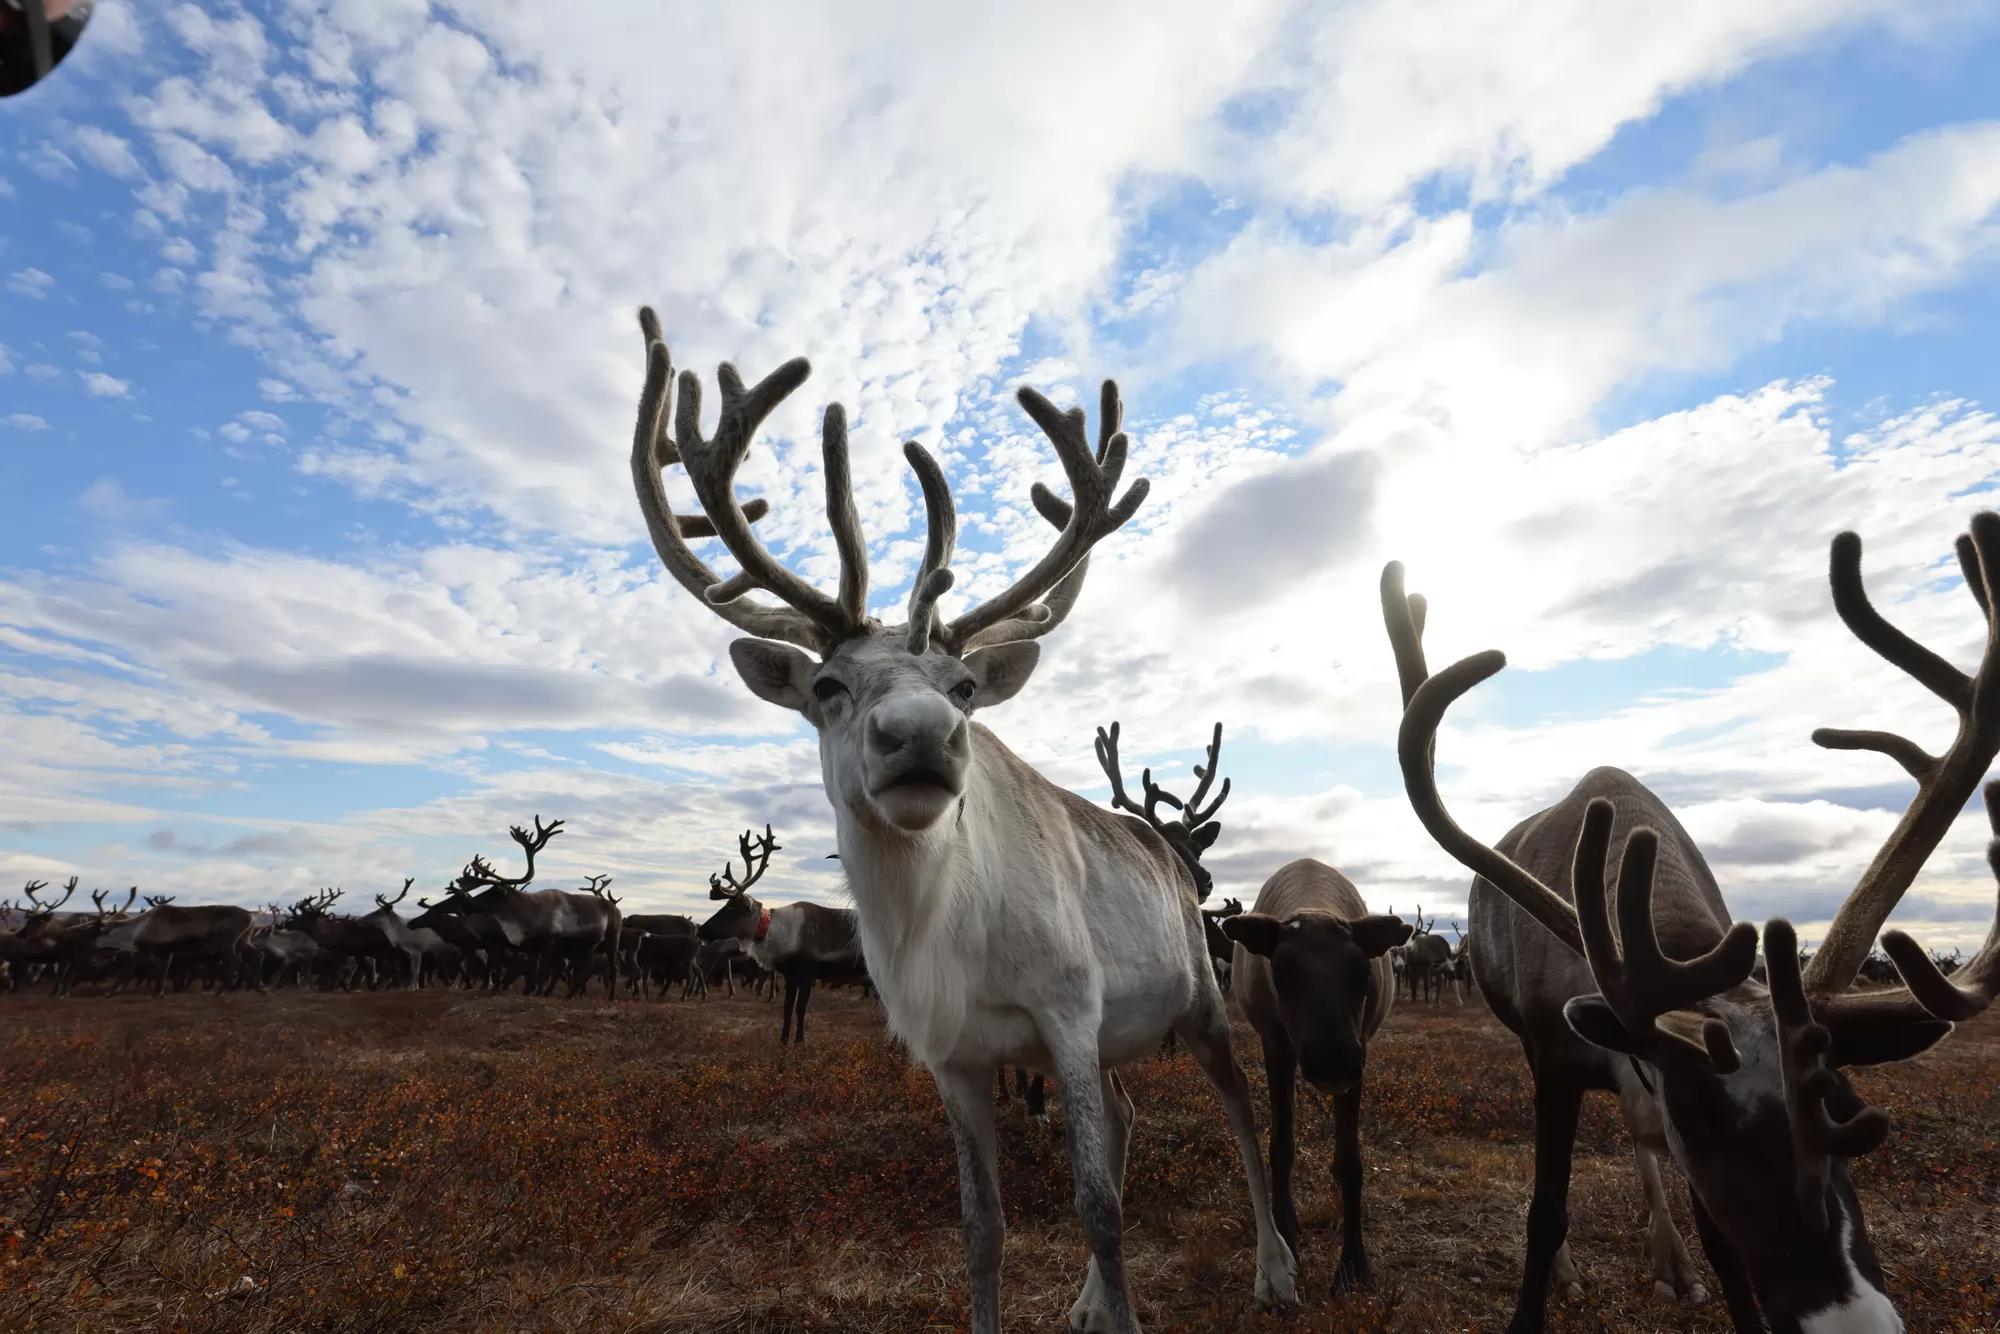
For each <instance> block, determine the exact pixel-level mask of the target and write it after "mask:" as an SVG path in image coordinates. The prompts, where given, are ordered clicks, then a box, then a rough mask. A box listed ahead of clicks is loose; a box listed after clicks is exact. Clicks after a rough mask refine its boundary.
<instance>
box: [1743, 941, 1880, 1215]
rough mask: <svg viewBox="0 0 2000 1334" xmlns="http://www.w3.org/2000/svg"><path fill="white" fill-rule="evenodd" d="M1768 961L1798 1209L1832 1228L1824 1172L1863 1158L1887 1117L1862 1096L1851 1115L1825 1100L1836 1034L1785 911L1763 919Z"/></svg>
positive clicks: (1833, 1083) (1834, 1079)
mask: <svg viewBox="0 0 2000 1334" xmlns="http://www.w3.org/2000/svg"><path fill="white" fill-rule="evenodd" d="M1764 966H1765V970H1766V973H1767V974H1768V976H1769V977H1770V988H1771V1010H1772V1013H1774V1014H1775V1015H1776V1016H1777V1020H1778V1058H1779V1061H1780V1062H1781V1068H1782V1071H1783V1075H1784V1083H1785V1113H1786V1116H1787V1117H1788V1118H1789V1120H1790V1121H1791V1124H1792V1160H1793V1171H1794V1174H1795V1176H1796V1178H1797V1188H1798V1197H1799V1210H1800V1212H1801V1213H1802V1214H1803V1215H1804V1216H1805V1220H1806V1222H1807V1224H1808V1225H1810V1226H1811V1227H1812V1228H1813V1229H1814V1230H1815V1231H1818V1232H1824V1231H1826V1225H1827V1217H1826V1180H1827V1173H1828V1172H1829V1170H1830V1169H1831V1166H1832V1160H1833V1159H1834V1158H1836V1157H1839V1158H1858V1157H1860V1156H1861V1155H1862V1154H1864V1153H1867V1152H1868V1151H1869V1150H1871V1149H1874V1148H1875V1147H1877V1146H1878V1145H1880V1144H1881V1143H1882V1141H1883V1140H1884V1139H1885V1138H1886V1137H1887V1136H1888V1134H1889V1118H1888V1116H1887V1115H1886V1114H1885V1113H1884V1112H1883V1111H1882V1110H1881V1109H1880V1108H1877V1107H1870V1106H1867V1105H1866V1104H1863V1105H1862V1107H1861V1108H1860V1110H1858V1111H1857V1112H1855V1113H1854V1115H1852V1116H1850V1117H1848V1118H1847V1119H1846V1120H1835V1119H1834V1116H1833V1113H1832V1110H1831V1109H1830V1108H1829V1107H1828V1106H1827V1104H1828V1102H1829V1101H1830V1100H1831V1099H1832V1097H1833V1095H1834V1094H1835V1093H1837V1092H1838V1091H1839V1089H1840V1081H1839V1077H1838V1076H1836V1075H1835V1074H1834V1072H1833V1067H1832V1063H1831V1061H1830V1060H1829V1059H1828V1058H1829V1056H1830V1055H1831V1053H1832V1051H1833V1034H1832V1032H1831V1031H1830V1030H1828V1029H1827V1028H1826V1026H1825V1025H1823V1024H1820V1023H1817V1022H1815V1020H1814V1018H1813V1010H1812V1004H1811V1001H1810V999H1809V998H1808V997H1807V995H1806V988H1805V981H1804V979H1803V977H1802V976H1801V975H1800V972H1799V941H1798V936H1797V935H1796V934H1795V933H1794V932H1793V930H1792V924H1791V923H1790V922H1788V921H1786V920H1785V919H1784V918H1782V917H1777V918H1773V919H1772V920H1771V921H1770V922H1768V923H1766V924H1765V927H1764Z"/></svg>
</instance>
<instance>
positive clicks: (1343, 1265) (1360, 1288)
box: [1333, 1256, 1375, 1292]
mask: <svg viewBox="0 0 2000 1334" xmlns="http://www.w3.org/2000/svg"><path fill="white" fill-rule="evenodd" d="M1374 1286H1375V1274H1374V1272H1373V1271H1372V1270H1370V1269H1369V1268H1368V1262H1367V1261H1366V1260H1363V1261H1361V1262H1360V1263H1359V1264H1349V1263H1348V1262H1347V1257H1346V1256H1342V1257H1341V1258H1340V1265H1339V1267H1338V1268H1336V1269H1335V1270H1334V1271H1333V1290H1334V1291H1335V1292H1366V1291H1367V1290H1369V1289H1370V1288H1373V1287H1374Z"/></svg>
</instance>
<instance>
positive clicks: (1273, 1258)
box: [1257, 1240, 1299, 1311]
mask: <svg viewBox="0 0 2000 1334" xmlns="http://www.w3.org/2000/svg"><path fill="white" fill-rule="evenodd" d="M1298 1280H1299V1262H1298V1261H1297V1260H1296V1259H1294V1258H1293V1256H1292V1250H1291V1247H1289V1246H1287V1245H1285V1243H1284V1242H1283V1241H1282V1240H1280V1241H1279V1242H1278V1245H1277V1249H1276V1251H1274V1252H1273V1253H1271V1254H1269V1255H1259V1256H1258V1257H1257V1309H1258V1310H1260V1311H1271V1310H1277V1311H1289V1310H1291V1309H1292V1308H1293V1307H1295V1306H1297V1305H1298V1304H1299V1282H1298Z"/></svg>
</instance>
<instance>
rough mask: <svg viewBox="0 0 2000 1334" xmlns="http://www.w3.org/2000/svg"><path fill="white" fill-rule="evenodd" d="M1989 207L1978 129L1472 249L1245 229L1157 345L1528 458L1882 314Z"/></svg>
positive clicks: (1519, 232) (1925, 282)
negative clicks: (1231, 362)
mask: <svg viewBox="0 0 2000 1334" xmlns="http://www.w3.org/2000/svg"><path fill="white" fill-rule="evenodd" d="M1996 210H2000V122H1991V123H1985V124H1978V125H1964V126H1956V127H1953V128H1951V129H1948V130H1941V131H1934V132H1927V133H1924V134H1919V135H1915V136H1912V137H1911V138H1909V139H1906V140H1904V141H1903V142H1901V143H1899V144H1897V145H1896V146H1895V147H1893V148H1891V149H1889V150H1887V151H1885V152H1883V153H1881V154H1879V155H1877V156H1876V157H1875V158H1874V159H1872V160H1870V161H1869V162H1867V163H1865V164H1863V165H1860V166H1852V167H1850V166H1832V167H1827V168H1824V169H1822V170H1820V171H1817V172H1813V173H1810V174H1807V175H1804V176H1800V177H1798V178H1796V179H1793V180H1791V181H1788V182H1786V183H1784V184H1782V185H1780V186H1777V187H1775V188H1773V189H1770V190H1768V191H1764V192H1762V193H1754V194H1747V195H1744V194H1738V195H1736V196H1734V197H1731V198H1727V199H1717V198H1711V197H1707V196H1705V195H1703V194H1701V193H1700V192H1698V191H1697V190H1695V189H1693V188H1682V189H1654V190H1645V191H1635V192H1632V193H1631V194H1628V195H1626V196H1623V197H1621V198H1620V199H1619V200H1618V201H1617V202H1616V203H1614V204H1613V205H1612V206H1611V207H1610V208H1608V209H1607V210H1605V211H1604V212H1603V213H1601V214H1598V215H1595V216H1582V217H1576V216H1567V215H1564V216H1558V217H1555V218H1545V217H1535V218H1532V219H1530V220H1528V221H1525V222H1521V223H1517V224H1513V225H1510V226H1505V227H1503V228H1502V229H1501V230H1500V232H1499V234H1498V235H1497V236H1496V237H1493V238H1489V239H1487V240H1485V241H1483V242H1481V243H1480V244H1479V246H1478V247H1477V248H1475V242H1474V235H1473V231H1472V227H1471V220H1470V217H1469V215H1467V214H1463V213H1460V214H1452V215H1449V216H1446V217H1444V218H1440V219H1436V220H1427V221H1419V222H1417V223H1415V224H1413V225H1411V226H1410V227H1408V228H1402V229H1399V228H1385V229H1373V230H1371V229H1363V230H1362V231H1360V232H1358V233H1357V234H1356V235H1355V236H1354V237H1353V238H1351V239H1350V240H1348V241H1345V242H1343V243H1339V244H1334V245H1325V246H1314V245H1309V244H1306V243H1304V242H1302V241H1300V240H1298V239H1296V238H1294V237H1291V236H1288V235H1284V234H1281V233H1275V232H1273V231H1271V230H1270V229H1267V228H1262V227H1254V228H1252V229H1250V230H1248V231H1246V232H1244V233H1243V234H1242V235H1240V236H1239V237H1237V238H1236V240H1235V241H1234V242H1232V243H1231V244H1230V245H1229V246H1228V247H1227V248H1226V249H1224V250H1223V251H1222V252H1221V253H1219V254H1218V255H1216V256H1215V257H1213V258H1212V259H1210V260H1208V261H1207V262H1205V263H1204V264H1203V265H1202V266H1201V267H1200V269H1198V270H1197V271H1196V273H1195V274H1194V276H1193V277H1192V278H1191V279H1190V280H1189V281H1188V284H1187V287H1186V289H1185V291H1184V293H1183V296H1182V298H1181V300H1180V301H1179V303H1178V304H1177V306H1176V309H1175V323H1174V326H1173V331H1172V332H1171V333H1169V334H1167V335H1165V337H1166V338H1167V339H1168V340H1169V342H1170V343H1171V345H1172V348H1173V354H1174V355H1175V356H1177V357H1178V358H1185V359H1200V358H1214V357H1222V356H1233V355H1238V354H1243V353H1249V352H1253V351H1254V352H1255V353H1257V354H1259V355H1261V356H1262V357H1264V358H1266V359H1268V360H1267V364H1269V365H1270V366H1271V368H1272V370H1273V372H1274V373H1276V374H1277V375H1279V376H1281V377H1283V379H1284V380H1286V381H1289V382H1290V383H1292V384H1295V385H1302V386H1309V385H1312V384H1315V383H1318V382H1321V381H1323V380H1325V379H1328V378H1336V379H1339V380H1341V381H1343V382H1344V383H1343V387H1342V393H1341V396H1340V398H1339V400H1338V402H1337V404H1336V408H1337V411H1338V413H1339V416H1340V418H1341V419H1342V420H1345V421H1354V420H1357V419H1364V418H1366V417H1367V416H1368V415H1369V414H1371V413H1381V414H1384V415H1386V416H1388V417H1391V418H1395V417H1401V416H1408V415H1410V414H1412V413H1414V414H1417V415H1420V416H1421V417H1422V418H1424V419H1426V420H1428V421H1429V422H1431V423H1433V424H1434V425H1435V426H1437V427H1438V428H1439V429H1441V430H1444V431H1447V432H1449V433H1451V434H1453V435H1454V436H1456V437H1459V438H1462V439H1468V440H1477V441H1478V442H1480V443H1483V444H1488V445H1497V446H1518V445H1524V444H1533V443H1535V442H1538V441H1542V440H1546V439H1548V438H1550V437H1551V436H1555V435H1562V434H1565V433H1574V432H1576V431H1577V430H1578V429H1579V428H1580V427H1583V426H1585V425H1587V418H1588V414H1589V413H1590V412H1591V411H1592V410H1593V409H1594V408H1595V407H1596V406H1597V404H1598V403H1599V402H1600V401H1602V399H1603V397H1604V395H1605V394H1606V393H1608V392H1609V391H1610V390H1611V389H1613V388H1615V387H1617V386H1618V385H1619V384H1621V383H1623V382H1625V381H1627V380H1628V379H1630V378H1631V377H1634V376H1636V375H1641V374H1645V373H1659V372H1684V371H1696V370H1712V369H1716V368H1719V367H1723V366H1727V365H1728V364H1730V362H1731V361H1732V360H1733V359H1734V358H1735V357H1736V356H1737V355H1739V354H1741V353H1742V352H1743V351H1745V350H1746V349H1748V348H1751V347H1754V346H1757V345H1759V344H1762V343H1764V342H1767V341H1770V340H1775V339H1776V338H1777V337H1779V336H1780V335H1781V334H1782V333H1783V332H1784V331H1785V330H1786V329H1787V328H1788V327H1789V326H1791V325H1792V324H1794V323H1795V322H1798V321H1802V320H1836V321H1842V322H1850V323H1861V324H1872V323H1875V322H1878V321H1881V320H1883V319H1884V318H1885V317H1887V316H1888V315H1889V314H1890V313H1891V312H1892V311H1893V310H1894V309H1895V303H1896V302H1897V301H1899V300H1901V299H1903V298H1906V297H1909V296H1911V295H1913V294H1917V293H1922V292H1926V291H1930V290H1935V289H1937V288H1939V287H1942V286H1945V285H1948V284H1949V283H1951V282H1952V281H1954V280H1955V279H1956V278H1957V277H1958V276H1959V275H1960V274H1962V273H1964V272H1965V271H1966V270H1967V269H1968V268H1969V267H1970V266H1972V265H1974V264H1975V263H1978V262H1980V261H1983V260H1985V259H1988V258H1990V257H1991V256H1992V255H1993V254H1995V253H1996V251H2000V211H1996ZM1662 254H1671V255H1672V256H1673V262H1672V263H1662V262H1659V259H1658V257H1659V256H1660V255H1662ZM1475 258H1476V261H1477V267H1476V270H1475V271H1471V272H1468V271H1467V269H1468V268H1469V267H1471V266H1472V265H1473V264H1474V262H1475Z"/></svg>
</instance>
